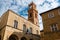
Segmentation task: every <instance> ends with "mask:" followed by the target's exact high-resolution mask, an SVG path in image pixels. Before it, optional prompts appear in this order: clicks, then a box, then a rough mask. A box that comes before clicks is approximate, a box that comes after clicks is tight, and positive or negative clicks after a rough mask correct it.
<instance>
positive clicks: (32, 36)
mask: <svg viewBox="0 0 60 40" xmlns="http://www.w3.org/2000/svg"><path fill="white" fill-rule="evenodd" d="M36 14H37V15H36ZM0 40H40V28H39V25H38V12H37V10H36V5H35V4H34V3H33V2H32V3H31V4H29V10H28V20H26V19H25V18H23V17H21V16H20V15H18V14H16V13H15V12H13V11H11V10H8V11H7V12H5V13H4V14H3V15H2V16H1V18H0Z"/></svg>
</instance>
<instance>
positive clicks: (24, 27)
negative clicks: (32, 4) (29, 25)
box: [23, 24, 26, 32]
mask: <svg viewBox="0 0 60 40" xmlns="http://www.w3.org/2000/svg"><path fill="white" fill-rule="evenodd" d="M23 32H26V25H25V24H23Z"/></svg>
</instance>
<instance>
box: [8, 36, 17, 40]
mask: <svg viewBox="0 0 60 40" xmlns="http://www.w3.org/2000/svg"><path fill="white" fill-rule="evenodd" d="M9 40H18V37H17V36H16V35H11V36H10V37H9Z"/></svg>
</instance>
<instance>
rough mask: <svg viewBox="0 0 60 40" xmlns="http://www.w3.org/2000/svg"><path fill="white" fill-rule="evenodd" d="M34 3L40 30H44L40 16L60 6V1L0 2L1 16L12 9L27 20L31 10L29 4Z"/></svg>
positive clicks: (2, 0)
mask: <svg viewBox="0 0 60 40" xmlns="http://www.w3.org/2000/svg"><path fill="white" fill-rule="evenodd" d="M32 1H33V2H34V3H35V4H36V6H37V7H36V9H37V10H38V18H39V26H40V30H43V22H42V17H41V16H40V15H39V14H40V13H42V12H45V11H48V10H51V9H53V8H56V7H58V6H60V0H0V16H1V15H2V14H3V13H4V12H6V11H7V10H8V9H10V10H12V11H14V12H16V13H17V14H19V15H21V16H22V17H24V18H26V19H27V18H28V9H29V7H28V4H30V3H31V2H32Z"/></svg>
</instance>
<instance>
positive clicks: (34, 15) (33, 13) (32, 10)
mask: <svg viewBox="0 0 60 40" xmlns="http://www.w3.org/2000/svg"><path fill="white" fill-rule="evenodd" d="M28 20H29V21H30V22H32V23H33V24H35V25H38V11H37V10H36V5H35V4H34V3H33V2H32V3H30V4H29V10H28Z"/></svg>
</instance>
